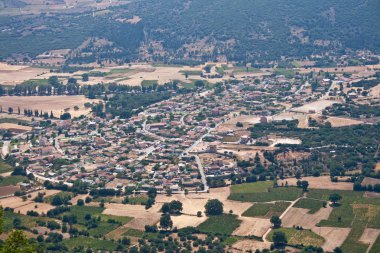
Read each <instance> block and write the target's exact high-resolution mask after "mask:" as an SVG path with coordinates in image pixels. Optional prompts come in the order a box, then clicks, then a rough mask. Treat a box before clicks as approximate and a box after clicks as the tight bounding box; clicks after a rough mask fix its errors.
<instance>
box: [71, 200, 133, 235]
mask: <svg viewBox="0 0 380 253" xmlns="http://www.w3.org/2000/svg"><path fill="white" fill-rule="evenodd" d="M103 210H104V208H101V207H96V206H72V207H70V211H69V212H65V213H64V214H74V215H76V216H77V221H78V224H76V227H77V228H81V229H83V228H85V227H84V226H85V225H86V220H85V216H86V214H90V215H91V217H93V218H96V219H97V218H98V217H100V221H98V222H97V226H96V227H95V228H89V229H88V230H87V231H88V232H89V234H90V235H91V236H95V237H99V236H104V235H106V234H108V233H109V232H111V231H112V230H114V229H116V228H117V227H119V226H121V225H124V224H126V223H128V222H129V221H131V220H132V219H133V218H131V217H127V216H113V215H106V214H102V212H103Z"/></svg>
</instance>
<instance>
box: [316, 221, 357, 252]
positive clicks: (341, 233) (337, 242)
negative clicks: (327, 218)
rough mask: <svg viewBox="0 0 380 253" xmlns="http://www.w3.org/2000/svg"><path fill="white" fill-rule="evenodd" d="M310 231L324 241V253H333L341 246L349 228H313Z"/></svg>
mask: <svg viewBox="0 0 380 253" xmlns="http://www.w3.org/2000/svg"><path fill="white" fill-rule="evenodd" d="M312 231H313V232H314V233H316V234H318V235H320V236H322V237H323V238H324V239H325V242H324V243H323V244H322V248H323V249H324V250H325V251H326V252H333V251H334V249H335V248H336V247H340V246H342V244H343V242H344V241H345V240H346V238H347V236H348V234H349V233H350V231H351V228H337V227H315V228H313V229H312Z"/></svg>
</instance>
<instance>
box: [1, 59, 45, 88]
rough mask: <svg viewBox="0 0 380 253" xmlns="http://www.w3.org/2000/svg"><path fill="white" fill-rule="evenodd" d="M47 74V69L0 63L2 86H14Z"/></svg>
mask: <svg viewBox="0 0 380 253" xmlns="http://www.w3.org/2000/svg"><path fill="white" fill-rule="evenodd" d="M48 72H49V69H43V68H33V67H29V66H24V65H8V64H5V63H0V83H1V84H4V85H16V84H20V83H22V82H25V81H27V80H30V79H34V78H37V77H38V76H40V75H42V74H44V73H48Z"/></svg>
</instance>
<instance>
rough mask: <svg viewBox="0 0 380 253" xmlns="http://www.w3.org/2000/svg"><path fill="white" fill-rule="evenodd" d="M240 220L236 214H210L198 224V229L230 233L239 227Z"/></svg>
mask: <svg viewBox="0 0 380 253" xmlns="http://www.w3.org/2000/svg"><path fill="white" fill-rule="evenodd" d="M240 223H241V221H240V220H238V219H237V216H236V215H231V214H223V215H218V216H210V217H208V219H207V220H206V221H205V222H203V223H201V224H200V225H199V226H198V229H199V231H201V232H203V233H214V234H216V233H219V234H225V235H230V234H232V232H233V231H234V230H235V229H236V228H237V227H239V225H240Z"/></svg>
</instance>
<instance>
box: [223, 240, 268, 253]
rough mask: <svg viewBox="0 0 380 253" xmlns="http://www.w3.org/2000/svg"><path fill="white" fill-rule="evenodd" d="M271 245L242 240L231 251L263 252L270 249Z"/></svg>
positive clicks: (239, 252) (238, 252) (236, 252)
mask: <svg viewBox="0 0 380 253" xmlns="http://www.w3.org/2000/svg"><path fill="white" fill-rule="evenodd" d="M270 245H271V243H270V242H260V241H255V240H240V241H238V242H236V243H235V244H233V245H232V246H231V247H230V248H229V250H230V251H231V252H233V253H241V252H249V251H251V252H255V250H256V249H258V250H263V249H269V248H270Z"/></svg>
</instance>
